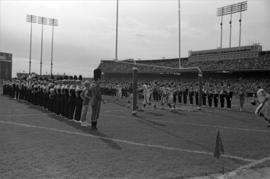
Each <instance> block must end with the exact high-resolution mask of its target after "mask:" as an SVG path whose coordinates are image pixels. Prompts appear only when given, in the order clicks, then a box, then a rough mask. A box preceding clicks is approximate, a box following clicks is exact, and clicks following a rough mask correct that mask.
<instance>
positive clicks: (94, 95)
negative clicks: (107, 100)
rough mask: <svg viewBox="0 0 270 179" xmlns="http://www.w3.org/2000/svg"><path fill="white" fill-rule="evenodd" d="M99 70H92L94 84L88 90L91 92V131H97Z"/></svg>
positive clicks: (99, 103) (99, 101) (100, 96)
mask: <svg viewBox="0 0 270 179" xmlns="http://www.w3.org/2000/svg"><path fill="white" fill-rule="evenodd" d="M100 79H101V70H100V69H99V68H97V69H95V70H94V81H95V82H94V84H93V86H92V87H91V88H90V91H91V96H92V98H91V108H92V115H91V126H92V129H97V119H98V118H99V113H100V106H101V101H102V95H101V88H100Z"/></svg>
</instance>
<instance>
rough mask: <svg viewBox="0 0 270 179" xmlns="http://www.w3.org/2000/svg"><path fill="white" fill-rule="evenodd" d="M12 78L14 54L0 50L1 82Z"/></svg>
mask: <svg viewBox="0 0 270 179" xmlns="http://www.w3.org/2000/svg"><path fill="white" fill-rule="evenodd" d="M11 78H12V54H10V53H4V52H0V83H1V84H2V83H3V80H11Z"/></svg>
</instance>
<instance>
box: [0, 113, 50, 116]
mask: <svg viewBox="0 0 270 179" xmlns="http://www.w3.org/2000/svg"><path fill="white" fill-rule="evenodd" d="M49 114H55V113H51V112H48V113H28V114H27V113H25V114H14V113H9V114H0V117H21V116H46V115H49Z"/></svg>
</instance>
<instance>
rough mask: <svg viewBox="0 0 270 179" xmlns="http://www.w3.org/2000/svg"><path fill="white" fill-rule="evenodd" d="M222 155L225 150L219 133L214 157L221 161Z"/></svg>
mask: <svg viewBox="0 0 270 179" xmlns="http://www.w3.org/2000/svg"><path fill="white" fill-rule="evenodd" d="M221 154H224V148H223V144H222V140H221V137H220V134H219V131H218V133H217V138H216V146H215V151H214V157H215V158H217V159H219V157H220V156H221Z"/></svg>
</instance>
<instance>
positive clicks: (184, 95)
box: [183, 87, 188, 104]
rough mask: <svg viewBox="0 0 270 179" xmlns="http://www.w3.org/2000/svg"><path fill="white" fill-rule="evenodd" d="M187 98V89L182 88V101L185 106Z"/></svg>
mask: <svg viewBox="0 0 270 179" xmlns="http://www.w3.org/2000/svg"><path fill="white" fill-rule="evenodd" d="M187 96H188V88H187V87H186V88H184V91H183V100H184V104H187Z"/></svg>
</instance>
